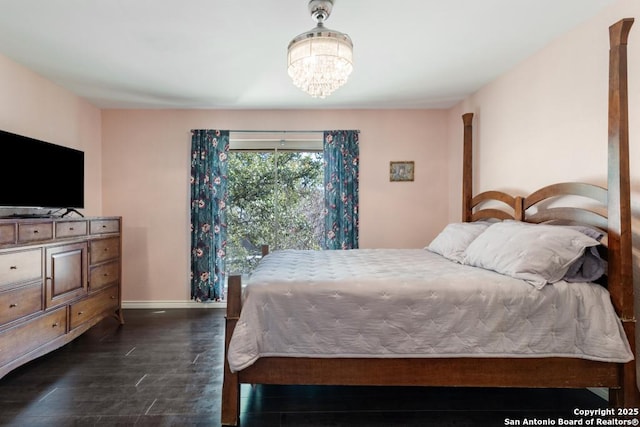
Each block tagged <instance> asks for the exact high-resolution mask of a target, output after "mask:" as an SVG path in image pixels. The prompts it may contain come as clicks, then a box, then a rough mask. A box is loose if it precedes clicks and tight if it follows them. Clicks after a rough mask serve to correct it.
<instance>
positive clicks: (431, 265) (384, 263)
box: [228, 249, 633, 372]
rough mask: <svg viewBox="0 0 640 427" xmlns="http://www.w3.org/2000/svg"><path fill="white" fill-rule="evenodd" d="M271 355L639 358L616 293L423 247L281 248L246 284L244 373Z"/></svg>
mask: <svg viewBox="0 0 640 427" xmlns="http://www.w3.org/2000/svg"><path fill="white" fill-rule="evenodd" d="M260 357H331V358H345V357H346V358H351V357H357V358H385V357H386V358H436V357H447V358H449V357H452V358H453V357H456V358H457V357H575V358H583V359H589V360H596V361H604V362H628V361H630V360H633V353H632V352H631V349H630V346H629V342H628V341H627V338H626V336H625V334H624V331H623V328H622V324H621V322H620V320H619V319H618V317H617V316H616V314H615V311H614V309H613V306H612V304H611V300H610V296H609V293H608V291H607V290H606V289H605V288H604V287H602V286H600V285H597V284H593V283H568V282H565V281H560V282H557V283H554V284H549V285H546V286H544V287H543V288H542V289H537V288H536V287H534V286H532V285H530V284H529V283H528V282H526V281H523V280H519V279H514V278H512V277H509V276H506V275H502V274H498V273H495V272H493V271H489V270H485V269H480V268H477V267H471V266H467V265H461V264H457V263H455V262H452V261H449V260H447V259H446V258H443V257H442V256H440V255H438V254H435V253H433V252H430V251H427V250H422V249H355V250H347V251H338V250H335V251H304V250H284V251H276V252H273V253H271V254H269V255H267V256H266V257H265V258H263V259H262V261H261V262H260V264H259V265H258V267H257V268H256V270H255V271H254V272H253V273H252V275H251V276H250V278H249V279H248V283H247V286H246V287H245V288H244V290H243V305H242V312H241V315H240V318H239V320H238V322H237V324H236V327H235V330H234V333H233V336H232V338H231V342H230V345H229V351H228V361H229V366H230V368H231V370H232V371H233V372H235V371H239V370H242V369H244V368H246V367H248V366H250V365H251V364H253V363H254V362H255V361H256V360H257V359H258V358H260Z"/></svg>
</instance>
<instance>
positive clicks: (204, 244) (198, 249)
mask: <svg viewBox="0 0 640 427" xmlns="http://www.w3.org/2000/svg"><path fill="white" fill-rule="evenodd" d="M228 152H229V131H225V130H192V131H191V299H194V300H196V301H219V300H221V299H222V285H223V283H224V278H225V263H224V261H225V258H224V257H225V250H226V245H227V225H226V219H225V216H226V215H225V209H226V203H227V175H228V172H227V171H228Z"/></svg>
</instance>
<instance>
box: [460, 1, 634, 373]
mask: <svg viewBox="0 0 640 427" xmlns="http://www.w3.org/2000/svg"><path fill="white" fill-rule="evenodd" d="M628 17H631V18H635V24H634V26H633V27H632V29H631V33H630V36H629V41H628V62H629V64H628V67H629V68H628V75H629V132H630V135H629V139H630V164H631V187H632V196H631V199H632V200H631V202H632V210H633V216H634V218H633V236H634V265H635V270H634V287H635V301H636V304H635V305H636V317H638V316H640V120H639V119H640V2H638V1H637V0H621V1H618V2H617V3H615V4H614V5H613V6H611V7H609V8H608V9H606V10H605V11H604V12H602V13H601V14H599V15H598V16H596V17H595V18H594V19H592V20H590V21H588V22H586V23H584V24H583V25H581V26H579V27H578V28H576V29H575V30H573V31H572V32H570V33H569V34H567V35H566V36H564V37H562V38H560V39H558V40H556V41H555V42H553V43H552V44H550V45H549V46H547V47H546V48H545V49H543V50H542V51H540V52H539V53H538V54H536V55H534V56H533V57H531V58H529V59H527V60H525V61H524V62H523V63H521V64H520V65H519V66H517V67H515V68H514V69H513V70H511V71H510V72H509V73H507V74H505V75H503V76H501V77H500V78H498V79H497V80H495V81H494V82H492V83H491V84H489V85H487V86H485V87H484V88H482V89H481V90H480V91H478V92H477V93H476V94H474V95H473V96H471V97H469V98H467V99H465V100H464V101H463V102H461V103H460V104H459V105H457V106H456V107H455V108H452V109H451V110H450V111H449V129H450V132H449V146H450V148H451V149H450V156H449V165H450V170H449V174H450V175H449V182H450V185H451V187H450V193H451V194H455V192H456V191H459V188H460V186H461V170H462V166H461V162H460V159H461V155H462V151H461V150H462V149H461V145H460V143H459V141H460V140H461V138H462V120H461V119H460V116H461V115H462V114H463V113H464V112H473V113H475V115H476V116H475V117H474V151H475V152H476V158H475V162H474V184H475V193H477V192H481V191H485V190H489V189H502V190H505V191H508V192H511V193H512V194H520V195H526V194H528V193H530V192H532V191H535V190H536V189H538V188H540V187H543V186H545V185H548V184H551V183H555V182H563V181H587V182H593V183H596V184H600V185H604V186H606V183H607V172H606V169H607V138H608V136H607V134H608V132H607V127H608V116H607V114H608V113H607V104H608V97H607V96H608V81H609V80H608V78H609V77H608V75H609V74H608V73H609V71H608V70H609V67H608V64H609V62H608V61H609V33H608V28H609V26H610V25H611V24H613V23H615V22H617V21H618V20H620V19H622V18H628ZM449 204H450V216H449V219H450V220H458V218H459V216H458V215H456V212H459V211H460V200H459V199H458V200H457V199H455V198H451V199H449ZM639 334H640V330H639V331H636V335H637V337H636V342H637V343H639V344H640V338H639ZM639 372H640V363H639Z"/></svg>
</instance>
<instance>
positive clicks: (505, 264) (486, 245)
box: [463, 221, 599, 289]
mask: <svg viewBox="0 0 640 427" xmlns="http://www.w3.org/2000/svg"><path fill="white" fill-rule="evenodd" d="M598 244H599V243H598V241H597V240H595V239H592V238H591V237H588V236H586V235H585V234H583V233H581V232H580V231H577V230H573V229H569V228H564V227H557V226H554V225H542V224H531V223H526V222H519V221H503V222H501V223H497V224H493V225H491V226H490V227H489V228H487V229H486V230H485V231H484V232H483V233H482V234H481V235H480V236H478V237H477V238H476V239H475V240H474V241H473V242H472V243H471V244H470V245H469V247H468V248H467V250H466V252H465V257H464V260H463V263H464V264H468V265H472V266H474V267H480V268H484V269H487V270H493V271H497V272H498V273H502V274H505V275H508V276H511V277H515V278H517V279H523V280H526V281H527V282H529V283H531V284H532V285H534V286H535V287H536V288H538V289H541V288H542V287H543V286H544V285H546V284H547V283H554V282H557V281H559V280H562V278H563V277H564V275H565V274H566V273H567V270H568V269H569V267H570V266H571V264H572V263H573V262H574V261H575V260H577V259H578V258H579V257H581V256H582V254H583V253H584V251H585V248H587V247H591V246H596V245H598Z"/></svg>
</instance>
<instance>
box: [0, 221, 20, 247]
mask: <svg viewBox="0 0 640 427" xmlns="http://www.w3.org/2000/svg"><path fill="white" fill-rule="evenodd" d="M15 242H16V225H15V224H13V223H11V224H0V245H11V244H13V243H15Z"/></svg>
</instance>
